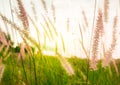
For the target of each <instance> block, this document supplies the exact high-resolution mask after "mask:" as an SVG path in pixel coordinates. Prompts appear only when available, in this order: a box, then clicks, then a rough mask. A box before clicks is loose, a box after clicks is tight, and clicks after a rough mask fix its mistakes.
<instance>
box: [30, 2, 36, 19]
mask: <svg viewBox="0 0 120 85" xmlns="http://www.w3.org/2000/svg"><path fill="white" fill-rule="evenodd" d="M31 6H32V11H33V14H34V18H35V20H37V12H36V9H35V4H34V3H33V1H31Z"/></svg>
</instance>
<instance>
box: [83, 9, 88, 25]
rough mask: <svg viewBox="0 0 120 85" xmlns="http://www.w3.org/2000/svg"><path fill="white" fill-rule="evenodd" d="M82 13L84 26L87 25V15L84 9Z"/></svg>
mask: <svg viewBox="0 0 120 85" xmlns="http://www.w3.org/2000/svg"><path fill="white" fill-rule="evenodd" d="M82 15H83V18H84V22H85V26H86V27H88V21H87V17H86V14H85V11H84V10H82Z"/></svg>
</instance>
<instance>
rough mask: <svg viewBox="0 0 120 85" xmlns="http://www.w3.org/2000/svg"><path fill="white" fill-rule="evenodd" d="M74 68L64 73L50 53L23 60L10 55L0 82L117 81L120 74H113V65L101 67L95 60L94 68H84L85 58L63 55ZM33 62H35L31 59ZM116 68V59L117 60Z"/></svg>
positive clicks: (100, 84)
mask: <svg viewBox="0 0 120 85" xmlns="http://www.w3.org/2000/svg"><path fill="white" fill-rule="evenodd" d="M67 59H68V61H69V62H70V63H71V65H72V67H73V68H74V69H75V75H73V76H68V74H67V73H66V71H65V70H64V69H63V67H62V66H61V63H60V61H59V60H58V59H57V58H56V57H53V56H44V57H40V56H39V55H34V57H33V56H32V57H31V56H27V58H26V59H25V60H19V61H18V60H17V57H16V56H11V57H9V58H8V59H7V61H3V63H4V64H5V71H4V74H3V77H2V80H1V83H0V85H24V83H25V84H26V85H86V84H87V85H119V84H120V83H119V81H120V75H118V76H117V74H116V72H115V69H114V66H113V65H112V64H111V66H110V67H106V68H102V67H101V64H100V62H99V64H98V69H97V70H95V71H90V70H89V72H88V83H86V78H87V70H86V69H87V65H86V60H85V59H79V58H76V57H73V58H67ZM34 62H35V63H34ZM117 62H118V64H117V65H118V68H119V71H120V65H119V64H120V61H119V60H118V61H117Z"/></svg>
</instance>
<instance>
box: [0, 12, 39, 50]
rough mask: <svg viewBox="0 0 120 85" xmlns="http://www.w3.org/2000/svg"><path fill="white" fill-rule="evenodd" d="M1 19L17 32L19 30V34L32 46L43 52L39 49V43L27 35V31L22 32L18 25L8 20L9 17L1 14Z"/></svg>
mask: <svg viewBox="0 0 120 85" xmlns="http://www.w3.org/2000/svg"><path fill="white" fill-rule="evenodd" d="M0 17H1V18H2V20H3V21H6V22H7V23H8V24H9V25H11V26H12V27H13V28H14V29H15V30H17V31H18V32H19V34H20V35H21V36H24V38H25V39H27V40H28V41H30V43H31V44H33V45H35V47H36V48H37V49H38V50H39V51H41V49H40V48H39V44H38V43H37V41H36V40H35V39H33V38H31V37H30V36H28V35H27V33H26V31H24V30H22V29H21V28H20V27H19V26H17V24H16V23H14V22H12V21H10V20H8V18H7V17H5V16H3V15H2V14H1V13H0Z"/></svg>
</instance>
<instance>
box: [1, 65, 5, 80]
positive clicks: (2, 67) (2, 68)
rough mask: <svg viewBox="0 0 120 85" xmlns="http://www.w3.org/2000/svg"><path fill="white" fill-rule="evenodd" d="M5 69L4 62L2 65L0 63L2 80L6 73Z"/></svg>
mask: <svg viewBox="0 0 120 85" xmlns="http://www.w3.org/2000/svg"><path fill="white" fill-rule="evenodd" d="M4 70H5V66H4V64H1V65H0V82H1V79H2V76H3V73H4Z"/></svg>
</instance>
